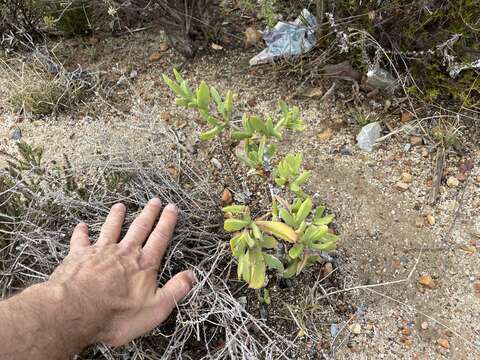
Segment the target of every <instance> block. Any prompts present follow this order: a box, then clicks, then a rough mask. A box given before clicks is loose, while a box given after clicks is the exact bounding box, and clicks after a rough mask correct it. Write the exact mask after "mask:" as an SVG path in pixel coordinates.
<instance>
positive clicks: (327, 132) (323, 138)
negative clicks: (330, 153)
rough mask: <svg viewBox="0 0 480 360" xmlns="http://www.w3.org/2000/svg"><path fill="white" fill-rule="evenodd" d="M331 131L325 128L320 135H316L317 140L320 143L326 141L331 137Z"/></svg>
mask: <svg viewBox="0 0 480 360" xmlns="http://www.w3.org/2000/svg"><path fill="white" fill-rule="evenodd" d="M332 134H333V131H332V129H331V128H326V129H325V130H323V131H322V132H321V133H320V134H318V139H319V140H320V141H327V140H329V139H330V138H331V137H332Z"/></svg>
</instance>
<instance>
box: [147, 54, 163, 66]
mask: <svg viewBox="0 0 480 360" xmlns="http://www.w3.org/2000/svg"><path fill="white" fill-rule="evenodd" d="M161 58H162V54H160V53H159V52H154V53H152V54H150V56H149V57H148V62H149V63H150V64H152V63H154V62H156V61H158V60H160V59H161Z"/></svg>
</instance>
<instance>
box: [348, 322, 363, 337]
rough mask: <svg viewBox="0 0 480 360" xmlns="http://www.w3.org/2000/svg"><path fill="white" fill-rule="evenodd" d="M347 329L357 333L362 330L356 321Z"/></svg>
mask: <svg viewBox="0 0 480 360" xmlns="http://www.w3.org/2000/svg"><path fill="white" fill-rule="evenodd" d="M348 329H349V330H350V332H351V333H353V334H355V335H358V334H360V333H361V332H362V326H361V325H360V324H358V323H353V324H351V325H350V326H349V327H348Z"/></svg>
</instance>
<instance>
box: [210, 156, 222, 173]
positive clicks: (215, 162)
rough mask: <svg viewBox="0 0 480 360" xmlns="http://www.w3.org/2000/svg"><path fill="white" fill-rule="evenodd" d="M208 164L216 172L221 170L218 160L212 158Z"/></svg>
mask: <svg viewBox="0 0 480 360" xmlns="http://www.w3.org/2000/svg"><path fill="white" fill-rule="evenodd" d="M210 162H211V163H212V165H213V166H215V167H216V168H217V169H218V170H222V164H221V163H220V161H218V159H216V158H212V159H211V160H210Z"/></svg>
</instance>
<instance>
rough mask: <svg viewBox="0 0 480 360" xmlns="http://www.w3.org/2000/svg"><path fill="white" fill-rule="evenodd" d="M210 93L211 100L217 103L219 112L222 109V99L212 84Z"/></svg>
mask: <svg viewBox="0 0 480 360" xmlns="http://www.w3.org/2000/svg"><path fill="white" fill-rule="evenodd" d="M210 95H212V99H213V101H215V104H217V110H218V112H220V113H221V112H222V111H223V101H222V98H221V97H220V94H219V93H218V91H217V89H215V88H214V87H213V86H210Z"/></svg>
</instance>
